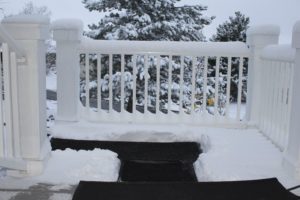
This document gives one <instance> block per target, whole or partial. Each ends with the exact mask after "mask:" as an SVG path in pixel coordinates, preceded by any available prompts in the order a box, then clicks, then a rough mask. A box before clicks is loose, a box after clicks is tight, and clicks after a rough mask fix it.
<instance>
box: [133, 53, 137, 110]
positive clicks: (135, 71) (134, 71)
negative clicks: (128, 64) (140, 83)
mask: <svg viewBox="0 0 300 200" xmlns="http://www.w3.org/2000/svg"><path fill="white" fill-rule="evenodd" d="M136 57H137V56H136V55H133V57H132V62H133V69H132V71H133V77H132V79H133V85H132V113H133V114H135V113H136V74H137V69H136Z"/></svg>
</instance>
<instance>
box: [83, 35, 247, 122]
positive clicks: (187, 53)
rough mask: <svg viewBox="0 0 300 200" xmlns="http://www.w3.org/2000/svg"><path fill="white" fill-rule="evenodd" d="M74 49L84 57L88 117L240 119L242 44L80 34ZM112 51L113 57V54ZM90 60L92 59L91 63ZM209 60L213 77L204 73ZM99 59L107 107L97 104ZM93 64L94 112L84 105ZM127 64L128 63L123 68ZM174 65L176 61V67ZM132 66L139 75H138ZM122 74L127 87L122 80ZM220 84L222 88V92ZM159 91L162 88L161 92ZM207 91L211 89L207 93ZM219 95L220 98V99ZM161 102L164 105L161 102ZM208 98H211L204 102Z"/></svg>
mask: <svg viewBox="0 0 300 200" xmlns="http://www.w3.org/2000/svg"><path fill="white" fill-rule="evenodd" d="M79 54H80V55H81V58H84V62H83V63H84V64H83V66H84V73H85V85H86V88H85V97H86V100H85V102H86V106H85V108H86V113H87V114H88V116H91V117H89V119H92V120H101V121H114V122H116V121H123V122H155V123H159V122H162V123H172V122H185V123H196V124H205V123H212V124H217V123H223V124H226V123H230V122H233V123H239V122H240V121H241V117H242V116H241V106H242V89H243V88H242V86H243V80H245V79H246V77H247V74H246V75H245V73H243V70H244V66H246V65H247V60H246V59H248V57H249V50H248V48H247V46H246V44H244V43H239V42H236V43H234V42H231V43H230V42H228V43H204V42H146V41H95V40H89V39H85V40H82V42H81V45H80V47H79ZM118 56H119V59H118V58H116V57H118ZM125 58H126V59H125ZM105 59H106V61H107V62H106V63H105ZM93 60H94V61H96V62H94V63H92V61H93ZM116 60H119V65H120V66H119V67H120V68H119V69H117V68H118V66H116ZM126 61H127V62H126ZM209 61H210V62H213V64H211V66H210V67H211V69H209V70H212V71H213V72H214V73H213V74H214V75H213V77H208V67H209ZM105 64H106V66H107V67H108V74H107V75H108V76H107V78H108V80H107V82H108V84H107V86H108V94H109V95H108V97H107V100H108V107H107V109H103V106H101V104H103V102H102V101H103V99H104V98H103V97H102V96H101V93H103V92H102V91H103V88H104V85H103V82H104V80H103V77H105V76H104V75H105V74H103V73H101V72H102V71H103V70H101V69H102V68H103V67H104V66H105ZM93 65H96V66H94V67H95V68H96V74H97V75H96V76H97V78H96V81H95V80H94V82H96V84H97V86H96V89H97V92H96V93H97V96H96V99H97V106H96V108H97V109H96V112H94V111H93V109H90V96H91V94H90V89H88V87H89V86H90V77H91V75H90V71H91V67H93ZM128 65H129V66H130V67H126V66H128ZM138 65H139V66H138ZM174 65H177V68H176V66H174ZM233 66H234V67H236V68H237V69H236V70H237V71H238V81H237V97H236V99H237V102H236V104H235V105H236V107H235V108H234V109H235V110H234V113H235V114H234V116H232V115H230V108H231V107H232V106H231V105H230V104H231V102H230V96H231V95H232V94H231V92H232V90H231V84H232V77H231V74H232V70H231V69H232V68H233ZM150 67H152V70H154V71H155V72H154V73H153V72H152V74H151V75H152V76H154V77H152V87H154V88H153V91H154V95H153V96H152V97H153V99H151V98H150V95H149V93H150V92H151V91H150V89H151V88H150V78H151V77H150V75H149V71H150ZM130 68H131V69H130ZM221 68H222V69H223V68H226V69H225V73H224V69H223V73H221V71H220V69H221ZM118 70H119V71H118ZM138 71H139V72H140V74H141V75H138ZM141 71H142V73H141ZM162 72H165V73H162ZM114 74H119V75H120V76H119V78H120V80H119V81H120V84H119V85H117V86H113V85H116V84H114V82H113V81H114V80H113V79H114V78H113V77H114ZM126 74H127V75H129V78H128V77H126ZM153 74H154V75H153ZM161 74H162V75H164V76H166V78H165V80H163V81H164V82H162V80H161ZM243 75H245V77H244V76H243ZM126 78H127V81H128V83H127V86H126V84H125V79H126ZM128 79H129V80H128ZM141 79H142V80H143V81H142V83H140V85H139V86H138V84H137V82H138V81H140V80H141ZM175 79H177V86H178V87H175V86H174V84H176V80H175ZM245 82H246V81H244V86H245ZM222 84H223V85H222ZM128 85H129V86H128ZM113 87H119V90H120V97H119V100H118V102H117V104H119V110H118V109H116V108H114V106H113V105H114V100H115V99H116V95H114V92H113ZM138 87H139V88H138ZM221 87H223V90H222V91H221V89H222V88H221ZM138 89H139V90H138ZM176 89H177V93H178V100H177V102H176V100H174V99H173V98H172V97H173V96H174V95H175V94H174V93H176V91H175V90H176ZM162 90H165V91H164V92H161V91H162ZM185 90H187V91H188V92H187V91H185ZM130 91H131V92H130ZM209 91H213V92H211V93H212V94H210V93H209ZM138 93H139V94H140V95H141V93H142V96H143V98H142V100H141V102H140V105H138V102H139V101H138V99H137V98H138V95H137V94H138ZM163 93H165V94H164V97H162V94H163ZM130 94H132V96H131V95H130ZM130 96H131V97H132V110H128V109H126V104H128V99H129V98H130ZM221 97H223V99H222V101H221ZM151 100H152V105H151ZM126 101H127V103H126ZM163 101H164V102H165V106H163V105H162V102H163ZM209 101H210V102H213V103H211V104H209V103H207V102H209ZM185 102H188V103H185ZM104 103H105V102H104ZM212 104H213V105H212ZM138 107H142V109H139V110H138V109H137V108H138ZM151 107H152V110H151ZM174 107H175V108H174ZM117 110H118V111H117ZM150 110H151V112H150ZM231 112H232V111H231Z"/></svg>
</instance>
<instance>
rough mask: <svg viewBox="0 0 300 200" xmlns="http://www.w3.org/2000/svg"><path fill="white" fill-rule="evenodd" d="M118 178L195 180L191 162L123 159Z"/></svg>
mask: <svg viewBox="0 0 300 200" xmlns="http://www.w3.org/2000/svg"><path fill="white" fill-rule="evenodd" d="M119 180H120V181H123V182H179V181H183V182H197V177H196V174H195V170H194V167H193V163H182V162H162V161H160V162H157V161H140V160H138V161H132V160H131V161H123V162H122V164H121V170H120V175H119Z"/></svg>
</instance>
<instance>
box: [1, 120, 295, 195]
mask: <svg viewBox="0 0 300 200" xmlns="http://www.w3.org/2000/svg"><path fill="white" fill-rule="evenodd" d="M51 133H52V135H53V136H55V137H59V138H72V139H85V140H95V139H97V140H112V141H152V142H153V141H154V142H175V141H196V142H199V143H200V144H201V147H202V149H203V153H202V154H200V155H199V159H198V160H197V161H196V162H195V164H194V166H195V171H196V174H197V177H198V180H199V181H231V180H252V179H262V178H270V177H277V178H278V179H279V180H280V182H281V183H282V184H283V185H284V186H285V187H286V188H289V187H292V186H295V185H298V184H299V183H300V182H299V180H296V179H295V178H294V177H292V176H290V175H289V174H287V173H286V172H285V171H284V169H283V168H282V163H281V162H282V158H283V153H282V152H281V151H280V150H279V149H278V148H276V147H275V145H274V144H272V142H271V141H269V140H268V139H267V138H266V137H264V136H263V135H262V134H261V133H260V132H259V131H258V130H257V129H254V128H251V127H249V128H245V129H224V128H209V127H199V126H187V125H183V124H178V125H145V124H139V125H137V124H99V123H90V122H86V121H80V122H78V123H69V124H68V123H59V124H56V125H55V126H53V127H52V128H51ZM119 166H120V162H119V160H118V159H117V155H116V154H115V153H113V152H110V151H108V150H99V149H97V150H94V151H89V152H87V151H79V152H76V151H73V150H67V151H60V150H59V151H54V152H53V153H52V156H51V158H50V159H49V161H48V164H47V166H46V168H45V172H44V173H43V174H42V175H40V176H37V177H32V178H25V179H15V178H11V177H3V178H1V181H0V194H1V189H26V188H30V187H31V188H32V186H33V185H35V184H40V183H45V184H50V185H54V186H51V187H50V186H49V187H48V190H49V191H51V190H54V192H52V193H53V195H54V196H56V197H53V198H52V199H64V198H65V199H70V198H71V196H70V195H69V196H68V195H67V194H64V195H65V196H64V195H62V194H61V193H58V194H57V193H55V191H57V190H59V189H64V191H65V193H67V192H66V191H70V193H71V192H72V189H74V185H76V184H77V183H78V182H79V181H80V180H94V181H117V179H118V171H119ZM51 188H54V189H51ZM55 189H56V190H55ZM31 190H32V189H31ZM4 191H5V190H3V191H2V193H3V192H4ZM28 191H30V190H28ZM296 192H298V194H300V191H296ZM6 193H7V191H6ZM15 193H16V192H15ZM0 196H1V195H0ZM63 197H64V198H63ZM4 199H5V198H4ZM7 199H9V198H7ZM1 200H2V199H1Z"/></svg>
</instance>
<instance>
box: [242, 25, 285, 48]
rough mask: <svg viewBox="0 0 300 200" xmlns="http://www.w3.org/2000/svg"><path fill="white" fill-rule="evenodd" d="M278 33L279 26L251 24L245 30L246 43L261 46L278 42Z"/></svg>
mask: <svg viewBox="0 0 300 200" xmlns="http://www.w3.org/2000/svg"><path fill="white" fill-rule="evenodd" d="M279 34H280V27H279V26H277V25H261V26H253V27H250V28H249V29H248V31H247V44H248V45H250V46H253V45H254V46H261V47H264V46H267V45H269V44H278V41H279Z"/></svg>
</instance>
